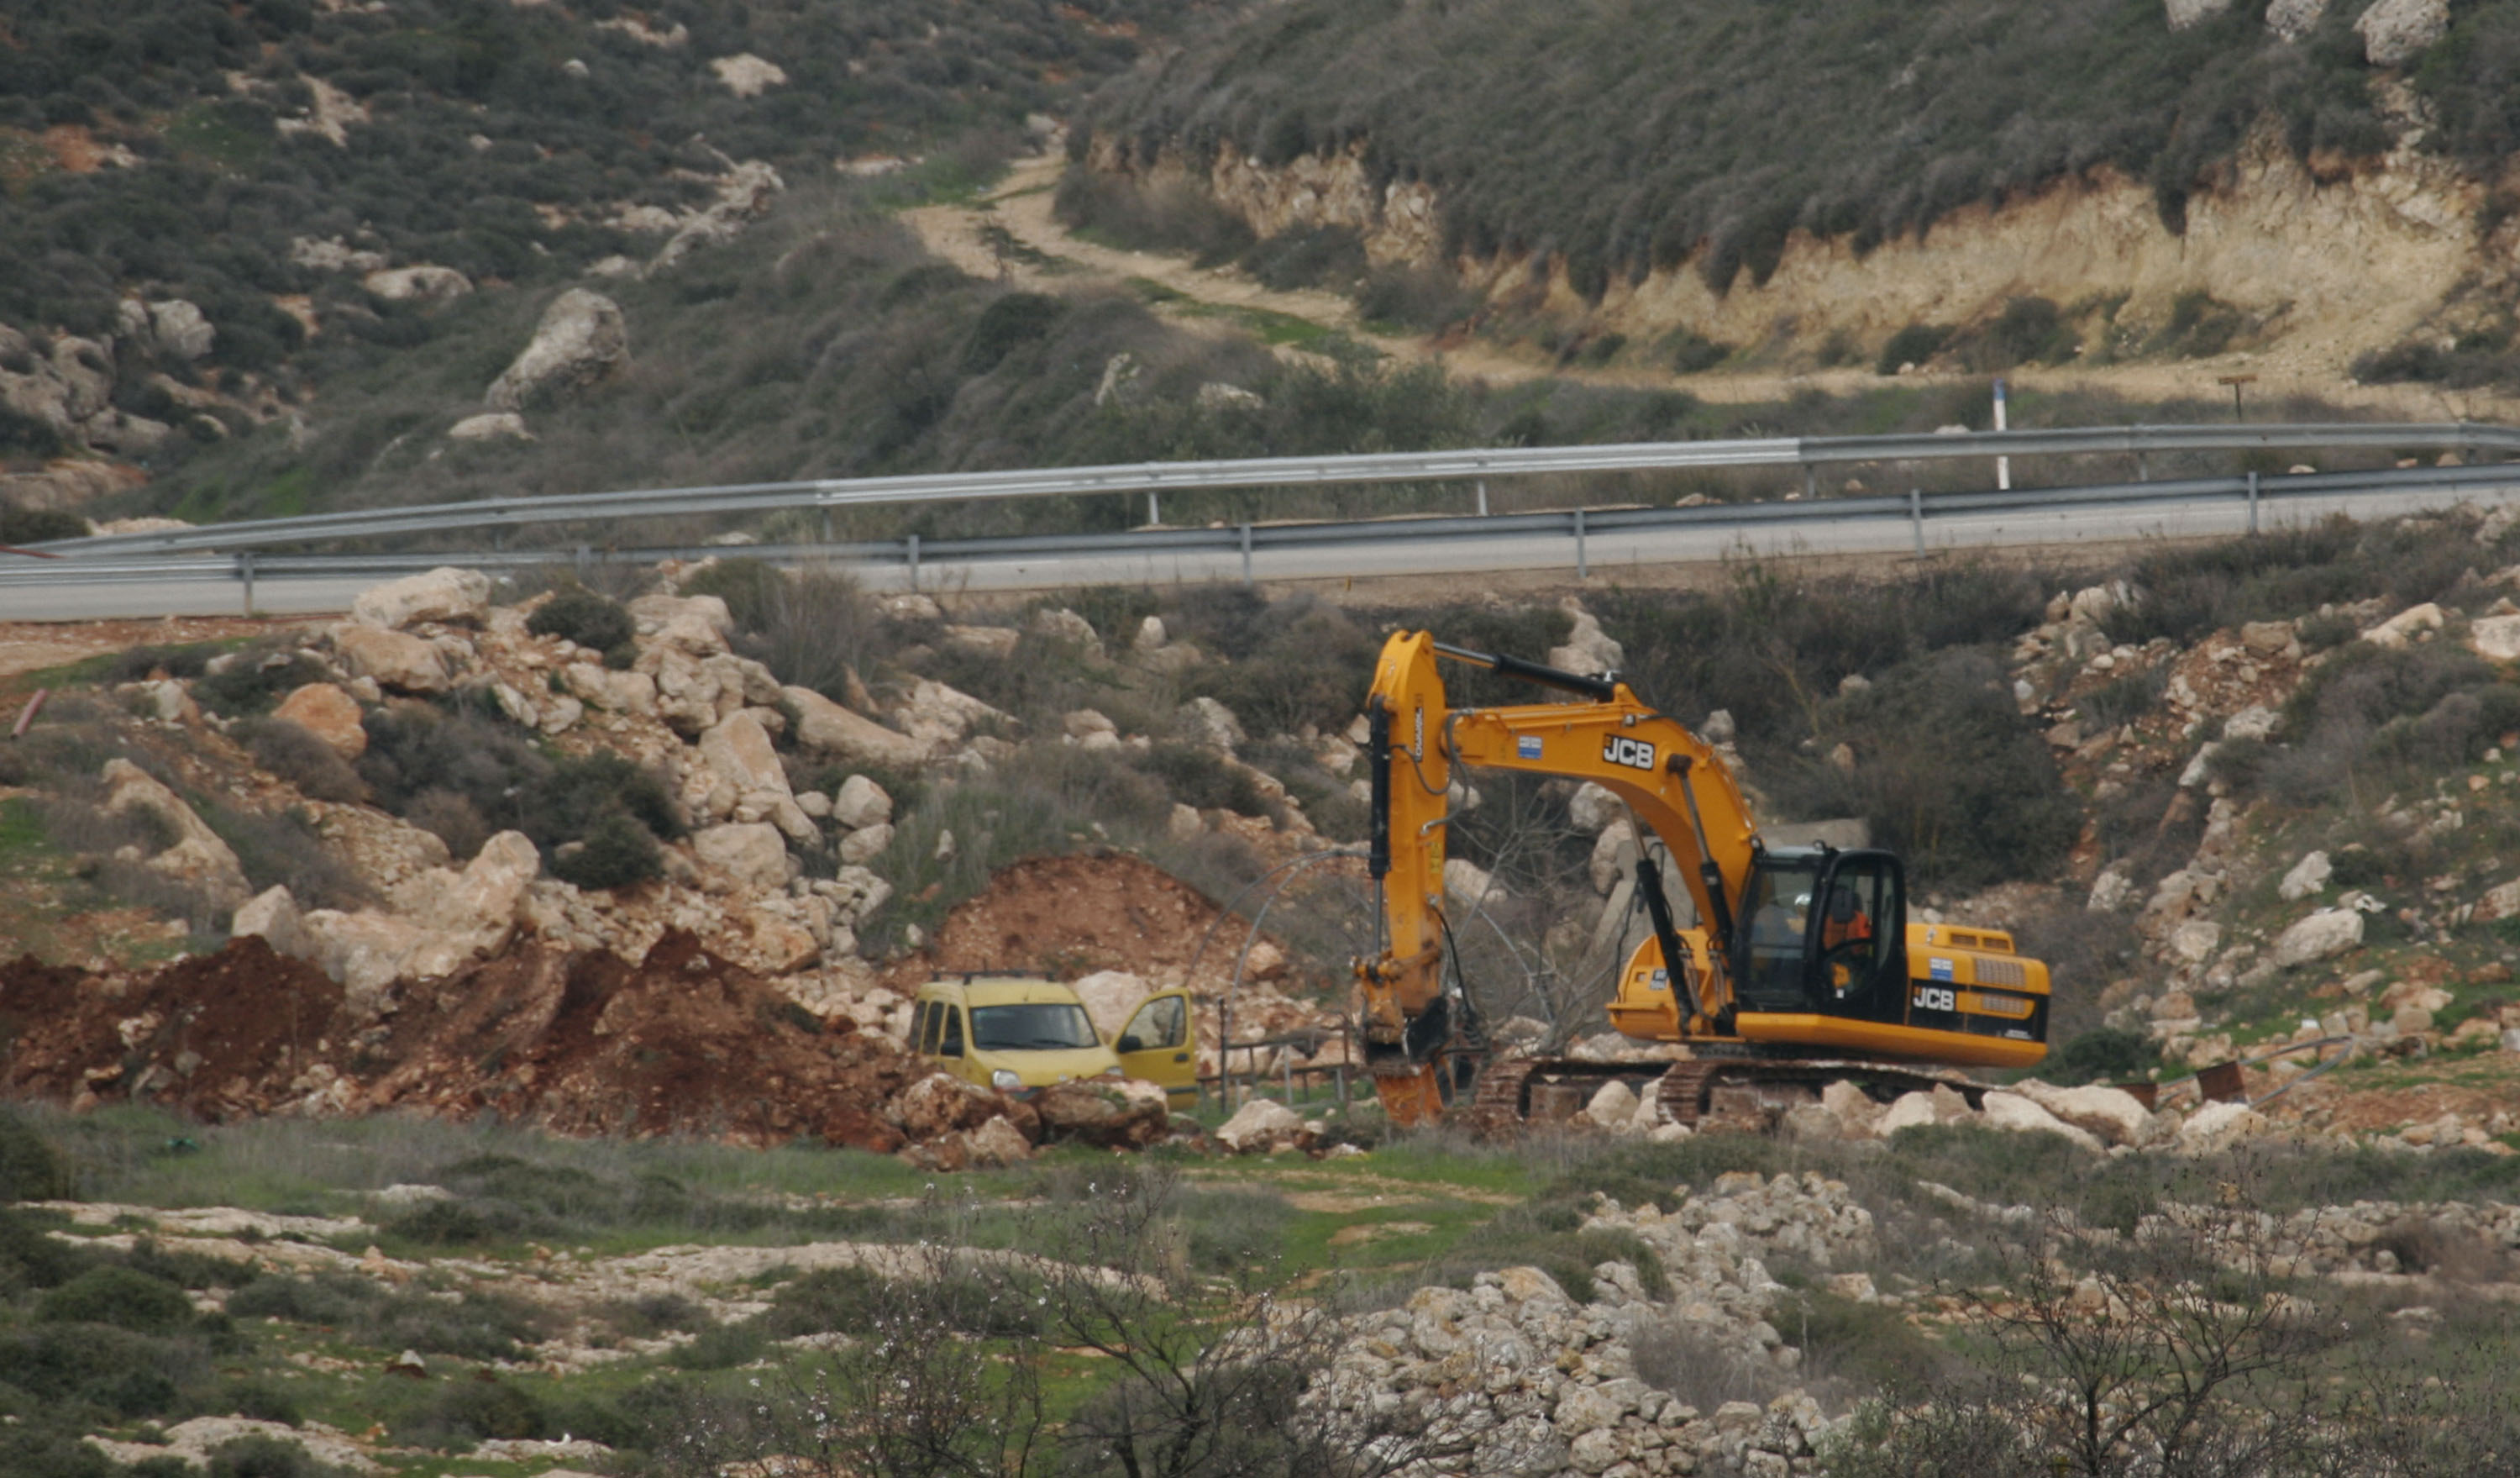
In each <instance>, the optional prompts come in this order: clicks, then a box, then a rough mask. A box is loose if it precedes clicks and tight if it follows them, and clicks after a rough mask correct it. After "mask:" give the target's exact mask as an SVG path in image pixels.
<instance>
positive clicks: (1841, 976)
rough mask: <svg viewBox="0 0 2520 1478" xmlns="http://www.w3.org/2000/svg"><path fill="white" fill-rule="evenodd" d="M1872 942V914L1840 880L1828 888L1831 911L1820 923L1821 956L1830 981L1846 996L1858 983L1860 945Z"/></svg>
mask: <svg viewBox="0 0 2520 1478" xmlns="http://www.w3.org/2000/svg"><path fill="white" fill-rule="evenodd" d="M1871 942H1872V916H1871V915H1870V914H1868V913H1866V912H1865V911H1864V903H1863V901H1862V900H1860V899H1858V898H1857V897H1856V896H1855V890H1854V889H1852V888H1850V887H1848V886H1846V885H1845V884H1844V883H1839V884H1837V885H1836V886H1835V887H1832V888H1831V889H1829V891H1828V911H1827V912H1826V913H1825V914H1823V915H1822V917H1821V922H1820V949H1821V958H1822V959H1823V960H1824V961H1826V962H1827V964H1828V975H1829V984H1830V986H1831V987H1832V988H1833V989H1834V991H1835V992H1836V993H1837V995H1838V996H1839V997H1840V998H1841V999H1842V998H1844V996H1845V994H1846V991H1847V987H1849V986H1850V985H1852V984H1854V982H1855V969H1854V968H1853V967H1854V965H1855V964H1856V962H1857V960H1858V958H1859V957H1860V956H1861V955H1862V954H1863V953H1864V952H1865V950H1864V949H1863V948H1862V947H1863V946H1866V945H1868V944H1870V943H1871Z"/></svg>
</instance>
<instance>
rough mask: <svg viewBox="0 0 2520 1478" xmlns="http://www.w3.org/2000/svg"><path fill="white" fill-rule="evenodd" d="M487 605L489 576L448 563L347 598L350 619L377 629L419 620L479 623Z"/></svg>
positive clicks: (397, 628) (462, 623) (374, 586)
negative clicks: (446, 565) (355, 596)
mask: <svg viewBox="0 0 2520 1478" xmlns="http://www.w3.org/2000/svg"><path fill="white" fill-rule="evenodd" d="M489 606H490V577H488V576H486V575H483V574H482V573H481V572H480V571H478V570H457V569H453V568H448V567H441V568H439V569H435V570H431V571H428V572H427V573H426V574H422V575H413V576H407V577H404V578H401V579H397V580H387V581H386V582H385V583H383V584H382V585H371V586H369V587H368V588H367V589H365V590H362V591H360V592H359V595H358V598H357V599H356V600H353V601H352V602H350V619H351V620H352V621H354V622H357V623H358V624H361V625H365V626H375V627H377V628H378V629H380V630H385V631H399V630H401V629H402V628H403V627H405V626H409V625H416V624H419V623H421V622H435V623H437V624H440V625H478V624H480V623H481V618H482V615H483V614H484V613H485V612H486V611H488V609H489Z"/></svg>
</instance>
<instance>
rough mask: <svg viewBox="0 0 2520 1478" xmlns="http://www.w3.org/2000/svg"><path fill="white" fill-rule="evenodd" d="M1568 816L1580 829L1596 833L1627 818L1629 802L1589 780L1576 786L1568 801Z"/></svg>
mask: <svg viewBox="0 0 2520 1478" xmlns="http://www.w3.org/2000/svg"><path fill="white" fill-rule="evenodd" d="M1566 814H1567V817H1568V818H1569V819H1570V820H1572V821H1573V822H1574V823H1575V829H1576V830H1578V831H1584V832H1591V833H1593V834H1595V835H1598V834H1599V833H1601V832H1603V831H1605V830H1607V829H1608V828H1609V826H1610V823H1611V822H1613V821H1620V820H1624V819H1626V818H1627V814H1628V808H1627V804H1626V803H1625V802H1623V801H1621V800H1620V799H1619V798H1618V797H1617V796H1614V795H1612V794H1610V792H1609V791H1607V790H1605V789H1603V788H1602V787H1600V786H1598V785H1596V784H1594V783H1593V782H1592V781H1590V780H1587V781H1585V782H1584V783H1583V784H1582V785H1579V786H1577V787H1576V788H1575V794H1574V795H1573V796H1572V797H1570V798H1569V799H1568V800H1567V802H1566Z"/></svg>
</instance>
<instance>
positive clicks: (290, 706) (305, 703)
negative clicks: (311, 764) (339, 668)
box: [272, 682, 368, 760]
mask: <svg viewBox="0 0 2520 1478" xmlns="http://www.w3.org/2000/svg"><path fill="white" fill-rule="evenodd" d="M272 716H273V717H275V718H286V719H288V720H289V721H290V722H292V723H294V724H296V725H297V726H298V727H299V728H302V729H304V730H305V731H306V732H308V733H310V734H313V735H314V736H315V737H316V738H318V739H321V740H323V741H324V745H325V747H326V748H327V749H330V750H331V751H332V752H333V753H335V754H337V755H338V756H340V757H341V758H342V759H344V760H356V759H357V758H359V757H360V756H361V755H364V754H366V753H367V752H368V731H367V729H366V728H365V727H363V726H362V725H361V723H360V716H359V700H357V699H355V698H353V697H351V696H350V695H349V694H347V693H344V692H342V691H341V690H340V689H339V688H337V687H335V686H334V685H333V684H331V683H329V682H310V683H308V684H306V685H305V686H304V687H301V688H298V689H296V690H294V691H293V692H292V693H291V694H290V695H289V696H288V697H286V698H283V699H282V700H280V706H279V707H278V708H276V709H274V710H272Z"/></svg>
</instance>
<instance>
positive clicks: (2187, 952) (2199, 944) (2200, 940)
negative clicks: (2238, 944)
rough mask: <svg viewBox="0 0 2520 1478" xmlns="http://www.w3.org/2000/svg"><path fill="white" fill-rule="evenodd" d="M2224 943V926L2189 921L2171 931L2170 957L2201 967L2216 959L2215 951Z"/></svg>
mask: <svg viewBox="0 0 2520 1478" xmlns="http://www.w3.org/2000/svg"><path fill="white" fill-rule="evenodd" d="M2222 943H2223V926H2222V925H2220V924H2217V923H2214V922H2211V921H2210V920H2206V919H2189V920H2188V921H2187V922H2185V923H2183V924H2181V925H2180V926H2179V927H2178V928H2176V929H2173V930H2172V931H2170V957H2171V958H2173V959H2176V960H2179V961H2181V962H2182V963H2183V964H2190V965H2201V964H2203V963H2205V962H2206V961H2207V960H2209V959H2212V958H2213V957H2214V951H2215V950H2216V949H2217V948H2219V947H2221V946H2222Z"/></svg>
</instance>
